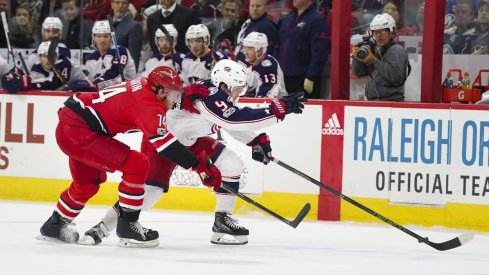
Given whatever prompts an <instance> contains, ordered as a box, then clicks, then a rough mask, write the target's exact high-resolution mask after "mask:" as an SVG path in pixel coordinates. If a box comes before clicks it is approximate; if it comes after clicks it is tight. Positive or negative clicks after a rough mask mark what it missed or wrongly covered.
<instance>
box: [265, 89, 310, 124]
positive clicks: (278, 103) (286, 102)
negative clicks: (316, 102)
mask: <svg viewBox="0 0 489 275" xmlns="http://www.w3.org/2000/svg"><path fill="white" fill-rule="evenodd" d="M306 101H307V98H304V92H297V93H293V94H291V95H287V96H284V97H282V98H276V99H274V100H273V101H272V103H271V104H270V108H271V109H272V111H273V114H274V115H275V116H276V117H277V118H278V119H280V120H284V118H285V115H287V114H290V113H294V114H302V109H304V104H303V102H306Z"/></svg>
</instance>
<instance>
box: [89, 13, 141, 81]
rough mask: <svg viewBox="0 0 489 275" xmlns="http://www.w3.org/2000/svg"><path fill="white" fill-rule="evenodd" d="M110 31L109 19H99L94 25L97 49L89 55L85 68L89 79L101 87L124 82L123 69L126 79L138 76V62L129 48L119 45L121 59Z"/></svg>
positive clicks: (93, 30) (93, 33)
mask: <svg viewBox="0 0 489 275" xmlns="http://www.w3.org/2000/svg"><path fill="white" fill-rule="evenodd" d="M110 33H111V32H110V25H109V21H107V20H101V21H97V22H95V24H94V25H93V28H92V38H93V43H94V46H95V47H96V48H97V50H96V51H95V52H93V53H92V54H90V55H89V56H88V58H87V61H86V63H85V69H86V71H88V78H89V80H90V81H92V82H93V83H95V84H96V85H97V86H98V88H99V89H103V88H106V87H108V86H111V85H114V84H117V83H120V82H122V77H121V70H122V74H123V75H124V79H125V80H132V79H134V78H136V64H135V63H134V60H133V59H132V57H131V54H130V53H129V50H128V49H127V48H126V47H124V46H120V45H118V47H117V48H118V50H119V53H120V56H121V58H120V61H119V60H118V58H117V54H116V49H115V47H114V45H113V42H112V36H111V35H110Z"/></svg>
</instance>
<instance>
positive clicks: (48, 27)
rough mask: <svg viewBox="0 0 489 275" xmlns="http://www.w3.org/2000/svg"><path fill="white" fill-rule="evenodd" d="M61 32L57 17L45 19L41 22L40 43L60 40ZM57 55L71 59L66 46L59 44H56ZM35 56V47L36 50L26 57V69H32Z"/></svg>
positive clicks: (61, 26) (36, 57)
mask: <svg viewBox="0 0 489 275" xmlns="http://www.w3.org/2000/svg"><path fill="white" fill-rule="evenodd" d="M62 32H63V23H61V20H60V19H59V18H58V17H46V19H44V22H42V29H41V36H42V41H51V40H52V39H53V38H55V37H56V38H58V39H61V33H62ZM58 50H59V55H62V56H66V57H67V58H71V52H70V49H68V48H67V47H66V45H64V44H62V43H59V44H58ZM37 59H38V56H37V47H36V50H35V51H33V52H32V53H30V54H29V56H28V57H27V61H26V65H27V67H28V68H30V67H32V65H34V63H35V62H36V60H37Z"/></svg>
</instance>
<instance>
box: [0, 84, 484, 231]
mask: <svg viewBox="0 0 489 275" xmlns="http://www.w3.org/2000/svg"><path fill="white" fill-rule="evenodd" d="M66 96H67V94H66V93H62V92H28V93H25V94H22V95H7V94H1V93H0V199H10V200H11V199H18V200H33V201H52V202H53V203H54V202H55V201H56V200H57V198H58V196H59V193H60V192H61V191H62V190H64V189H65V188H66V187H67V186H68V185H69V182H70V181H69V180H70V174H69V170H68V166H67V158H66V156H65V155H64V154H63V153H62V152H61V151H60V150H59V148H58V147H57V145H56V142H55V139H54V129H55V127H56V123H57V116H56V110H57V109H58V108H59V107H61V106H62V103H63V102H64V100H65V99H66ZM241 103H242V104H244V105H251V106H263V104H266V102H265V100H263V99H242V100H241ZM487 111H488V108H487V107H485V106H476V105H450V104H420V103H382V102H380V103H372V102H360V101H322V100H311V101H310V102H309V103H308V104H307V106H306V109H305V111H304V113H303V114H302V115H300V116H299V115H293V116H288V117H287V118H286V120H285V122H284V123H281V124H277V125H274V126H272V127H270V128H268V129H265V130H263V131H264V132H265V131H266V132H267V133H268V134H269V135H270V137H271V140H272V148H273V153H274V155H275V157H277V158H279V159H280V160H281V161H283V162H285V163H287V164H289V165H291V166H292V167H294V168H297V169H298V170H300V171H301V172H303V173H304V174H307V175H309V176H311V177H313V178H316V179H318V180H320V181H321V182H322V183H325V184H327V185H328V186H330V187H332V188H333V189H335V190H338V191H340V192H342V193H344V194H345V195H347V196H349V197H351V198H354V199H356V200H358V201H359V202H361V203H364V204H365V205H366V206H368V207H371V208H372V209H373V210H375V211H378V212H379V213H381V214H383V215H385V216H387V217H389V218H392V219H393V220H395V221H397V222H400V223H403V224H420V225H428V226H432V225H441V226H447V227H458V228H469V229H477V230H483V231H489V218H488V215H487V214H485V213H487V210H488V209H487V208H488V205H489V198H488V197H489V180H487V179H486V176H485V171H487V166H489V164H488V162H489V145H488V144H489V130H488V129H489V121H486V120H484V118H485V117H486V115H485V114H486V112H487ZM117 138H119V139H120V140H121V141H123V142H125V143H127V144H128V145H130V146H131V147H132V148H133V149H137V148H138V146H139V142H140V138H141V137H140V136H138V134H129V135H121V136H118V137H117ZM223 138H224V140H223V142H224V143H225V145H226V146H228V147H229V148H231V149H232V150H233V151H235V152H236V153H237V154H238V155H239V156H240V157H241V158H242V159H243V161H244V162H245V170H244V171H243V174H242V178H243V188H242V192H244V193H246V194H248V195H250V196H251V197H252V198H253V199H256V200H257V201H259V202H260V203H262V204H264V205H267V206H268V207H270V208H271V209H274V210H276V211H277V212H279V213H280V214H282V215H284V216H287V217H293V216H295V215H296V214H297V212H298V210H299V209H300V208H301V207H302V206H303V205H304V204H305V203H306V202H309V203H311V204H312V210H311V212H310V214H309V215H308V216H307V218H308V219H320V220H343V221H366V222H371V221H378V220H376V219H375V218H373V217H371V216H369V215H367V214H365V213H363V212H362V211H359V210H357V209H355V208H354V207H352V206H351V205H349V204H348V203H344V202H343V203H342V202H340V200H339V199H338V198H336V197H334V196H332V195H330V194H329V193H328V192H326V191H325V190H323V189H320V188H319V187H317V186H316V185H313V184H311V183H310V182H308V181H306V180H304V179H302V178H300V177H299V176H297V175H295V174H293V173H291V172H289V171H287V170H285V169H283V168H281V167H279V166H278V165H275V164H269V165H267V166H264V165H261V164H260V163H257V162H254V161H252V160H251V158H250V149H249V147H247V146H244V145H242V144H239V143H238V142H237V141H235V140H234V139H232V138H231V137H230V136H229V135H227V133H226V132H224V134H223ZM182 173H184V174H185V173H186V172H182ZM189 173H190V172H189ZM119 180H120V174H118V173H114V174H109V175H108V183H105V184H103V186H102V188H101V191H100V193H99V194H97V196H96V197H94V198H93V199H92V200H91V201H90V203H93V204H104V205H110V204H112V203H113V201H115V200H116V197H115V196H116V191H115V190H116V182H118V181H119ZM171 185H172V187H171V192H170V193H168V194H165V198H164V199H162V200H161V201H160V202H159V203H158V204H157V207H161V208H165V209H180V210H197V211H212V210H213V207H214V200H215V198H214V196H213V195H212V193H211V192H209V190H208V189H207V188H205V187H202V186H200V185H199V183H198V182H190V183H189V182H186V183H182V182H178V181H174V180H173V178H172V182H171ZM237 211H238V213H239V212H241V213H247V212H250V211H257V210H256V209H255V208H253V207H252V206H250V205H249V204H247V203H242V202H239V204H238V209H237Z"/></svg>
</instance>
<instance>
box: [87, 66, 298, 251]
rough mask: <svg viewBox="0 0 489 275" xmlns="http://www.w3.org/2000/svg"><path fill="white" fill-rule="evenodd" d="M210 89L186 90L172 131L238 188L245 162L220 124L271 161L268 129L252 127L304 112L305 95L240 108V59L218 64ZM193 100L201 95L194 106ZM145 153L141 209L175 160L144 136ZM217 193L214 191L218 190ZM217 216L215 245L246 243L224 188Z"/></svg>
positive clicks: (90, 234) (93, 240) (170, 122)
mask: <svg viewBox="0 0 489 275" xmlns="http://www.w3.org/2000/svg"><path fill="white" fill-rule="evenodd" d="M200 83H201V84H203V85H204V86H206V87H208V90H207V94H205V93H202V91H201V90H198V89H192V90H186V91H185V92H184V97H182V98H184V99H187V100H186V101H183V102H181V104H180V106H181V107H180V108H174V109H173V110H171V111H169V112H168V113H167V117H166V119H167V120H166V122H167V126H168V129H170V131H171V132H172V133H174V134H175V136H176V137H177V138H178V140H179V141H180V142H182V144H183V145H185V146H187V147H188V148H189V150H190V151H192V152H193V153H194V154H198V153H201V152H204V151H205V153H206V154H207V155H208V156H209V157H210V158H211V159H212V160H213V162H214V164H215V165H216V166H217V167H218V168H219V170H220V171H221V173H222V180H223V183H224V184H226V186H228V187H230V188H232V189H234V190H238V189H239V179H240V176H241V171H242V169H243V166H244V164H243V161H242V160H241V159H240V158H239V156H238V155H237V154H236V153H234V152H233V151H232V150H230V149H228V148H226V146H225V145H224V144H222V143H221V142H219V141H218V140H215V139H214V138H212V137H209V135H211V134H213V133H215V132H216V131H217V129H219V128H220V127H222V128H223V129H224V130H226V132H228V133H229V134H230V135H231V136H232V137H233V138H235V139H237V140H239V141H241V142H242V143H244V144H246V145H248V146H250V147H251V149H252V158H253V159H255V160H257V161H260V162H263V163H264V164H267V163H268V162H269V161H270V159H271V158H272V155H271V151H272V148H271V146H270V139H269V137H268V135H266V134H265V133H262V134H259V135H257V134H256V133H255V132H254V131H253V130H258V129H262V128H265V127H267V126H270V125H273V124H276V123H278V122H280V121H282V120H283V119H284V118H285V116H286V115H288V114H291V113H296V114H300V113H302V108H304V105H303V102H305V101H306V99H305V98H303V96H304V93H295V94H292V95H290V96H284V97H283V98H281V99H275V100H274V101H273V102H272V103H271V104H270V105H269V106H268V107H266V108H248V107H244V108H239V107H237V106H236V102H237V100H238V96H239V95H242V94H243V93H244V92H246V87H245V86H246V71H245V70H244V68H243V67H242V66H241V65H239V64H238V63H236V62H234V61H232V60H229V59H224V60H221V61H219V62H217V63H216V65H215V66H214V68H213V70H212V73H211V80H206V81H202V82H200ZM192 99H201V100H198V101H196V102H195V104H192V101H193V100H192ZM141 152H143V153H144V154H145V155H146V156H147V157H148V159H149V160H150V172H149V174H148V178H147V180H146V185H145V187H144V188H145V190H146V192H145V197H144V203H143V209H149V208H150V207H151V206H153V205H154V204H155V203H156V202H157V201H158V200H159V199H160V198H161V196H162V195H163V193H164V192H167V191H168V188H169V182H170V177H171V175H172V170H173V168H174V167H175V164H172V163H171V162H170V161H168V160H165V159H164V158H161V157H160V156H159V155H158V154H157V152H156V151H155V150H154V148H152V147H151V146H150V144H148V142H147V141H146V140H143V143H142V146H141ZM215 191H216V190H215ZM216 197H217V202H216V208H215V219H214V224H213V226H212V231H213V233H214V234H213V236H212V237H211V242H212V243H213V244H231V245H243V244H246V243H247V242H248V235H249V230H248V229H247V228H245V227H243V226H239V225H238V224H236V220H235V219H233V218H232V217H231V215H230V214H231V212H232V211H233V210H234V206H235V203H236V196H234V195H232V194H231V193H229V192H227V191H226V190H224V189H222V188H220V189H218V190H217V191H216ZM116 220H117V209H116V208H111V209H109V211H108V212H107V214H106V215H105V217H104V218H102V221H101V222H100V223H98V224H97V225H95V226H94V227H92V228H91V229H90V230H88V231H87V232H85V236H83V238H81V239H80V242H79V243H81V244H86V245H96V244H98V243H100V242H101V241H102V239H103V238H104V237H107V236H108V232H109V231H111V230H113V229H114V228H115V221H116Z"/></svg>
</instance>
